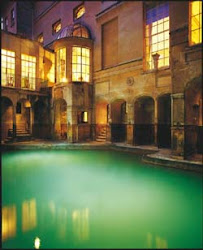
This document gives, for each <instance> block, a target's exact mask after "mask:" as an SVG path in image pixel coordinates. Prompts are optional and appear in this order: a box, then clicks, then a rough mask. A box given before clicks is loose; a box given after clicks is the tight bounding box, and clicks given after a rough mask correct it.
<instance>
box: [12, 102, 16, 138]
mask: <svg viewBox="0 0 203 250" xmlns="http://www.w3.org/2000/svg"><path fill="white" fill-rule="evenodd" d="M16 106H17V104H13V139H15V138H16Z"/></svg>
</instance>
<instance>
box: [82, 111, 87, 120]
mask: <svg viewBox="0 0 203 250" xmlns="http://www.w3.org/2000/svg"><path fill="white" fill-rule="evenodd" d="M87 121H88V120H87V111H84V113H83V122H87Z"/></svg>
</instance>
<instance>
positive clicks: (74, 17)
mask: <svg viewBox="0 0 203 250" xmlns="http://www.w3.org/2000/svg"><path fill="white" fill-rule="evenodd" d="M82 8H84V13H83V14H82V15H81V16H80V17H77V13H78V11H79V10H80V9H82ZM85 12H86V9H85V4H84V3H81V4H79V5H78V6H76V7H75V8H74V9H73V21H76V20H78V19H80V18H82V17H83V16H84V14H85Z"/></svg>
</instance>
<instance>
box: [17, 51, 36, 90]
mask: <svg viewBox="0 0 203 250" xmlns="http://www.w3.org/2000/svg"><path fill="white" fill-rule="evenodd" d="M35 82H36V57H35V56H29V55H25V54H21V87H22V88H28V89H33V90H35Z"/></svg>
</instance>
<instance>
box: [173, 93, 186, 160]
mask: <svg viewBox="0 0 203 250" xmlns="http://www.w3.org/2000/svg"><path fill="white" fill-rule="evenodd" d="M171 97H172V105H171V107H172V109H171V125H172V128H171V130H172V131H171V137H172V138H171V141H172V154H173V156H174V157H175V158H178V159H184V137H185V135H184V134H185V131H184V115H185V114H184V113H185V112H184V106H185V103H184V94H183V93H176V94H172V95H171Z"/></svg>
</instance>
